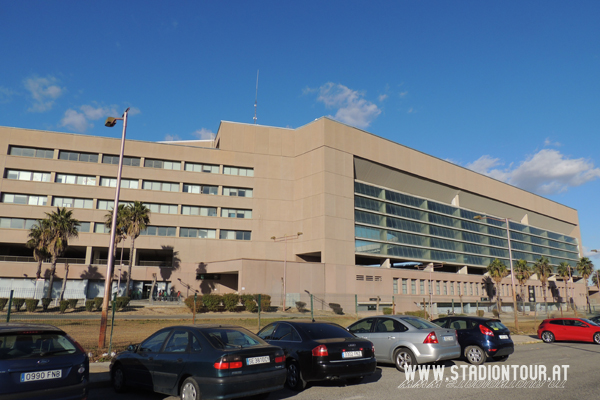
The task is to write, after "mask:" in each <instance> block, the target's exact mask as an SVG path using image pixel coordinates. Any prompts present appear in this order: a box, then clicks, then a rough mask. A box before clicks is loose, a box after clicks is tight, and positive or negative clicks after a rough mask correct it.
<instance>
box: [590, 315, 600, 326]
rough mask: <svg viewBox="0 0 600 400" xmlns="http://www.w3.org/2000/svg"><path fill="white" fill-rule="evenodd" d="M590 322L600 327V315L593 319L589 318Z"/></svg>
mask: <svg viewBox="0 0 600 400" xmlns="http://www.w3.org/2000/svg"><path fill="white" fill-rule="evenodd" d="M589 320H590V321H592V322H593V323H595V324H596V325H600V315H596V316H594V317H592V318H589Z"/></svg>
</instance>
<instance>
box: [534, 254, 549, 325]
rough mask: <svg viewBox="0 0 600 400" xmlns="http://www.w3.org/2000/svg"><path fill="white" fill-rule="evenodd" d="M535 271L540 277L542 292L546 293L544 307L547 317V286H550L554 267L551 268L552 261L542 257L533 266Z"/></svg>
mask: <svg viewBox="0 0 600 400" xmlns="http://www.w3.org/2000/svg"><path fill="white" fill-rule="evenodd" d="M533 271H534V272H535V273H536V275H537V276H538V279H539V280H540V282H541V283H542V290H543V291H544V307H545V309H546V315H547V314H548V302H547V300H546V286H548V278H550V275H551V274H552V267H551V266H550V260H548V258H547V257H544V256H542V257H540V258H539V260H537V261H536V262H535V264H534V265H533Z"/></svg>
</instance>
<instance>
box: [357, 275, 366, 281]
mask: <svg viewBox="0 0 600 400" xmlns="http://www.w3.org/2000/svg"><path fill="white" fill-rule="evenodd" d="M356 280H357V281H364V280H365V276H364V275H356Z"/></svg>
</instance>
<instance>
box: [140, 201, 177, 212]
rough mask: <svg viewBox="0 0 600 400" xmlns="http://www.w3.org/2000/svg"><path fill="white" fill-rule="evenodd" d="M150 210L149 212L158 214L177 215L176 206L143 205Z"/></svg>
mask: <svg viewBox="0 0 600 400" xmlns="http://www.w3.org/2000/svg"><path fill="white" fill-rule="evenodd" d="M144 205H145V206H146V207H148V208H149V209H150V212H154V213H158V214H177V204H154V203H144Z"/></svg>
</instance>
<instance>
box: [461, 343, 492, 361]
mask: <svg viewBox="0 0 600 400" xmlns="http://www.w3.org/2000/svg"><path fill="white" fill-rule="evenodd" d="M465 357H466V359H467V361H468V362H469V363H471V364H473V365H481V364H483V363H484V362H485V359H486V358H487V356H486V354H485V351H483V349H482V348H481V347H479V346H467V348H466V349H465Z"/></svg>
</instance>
